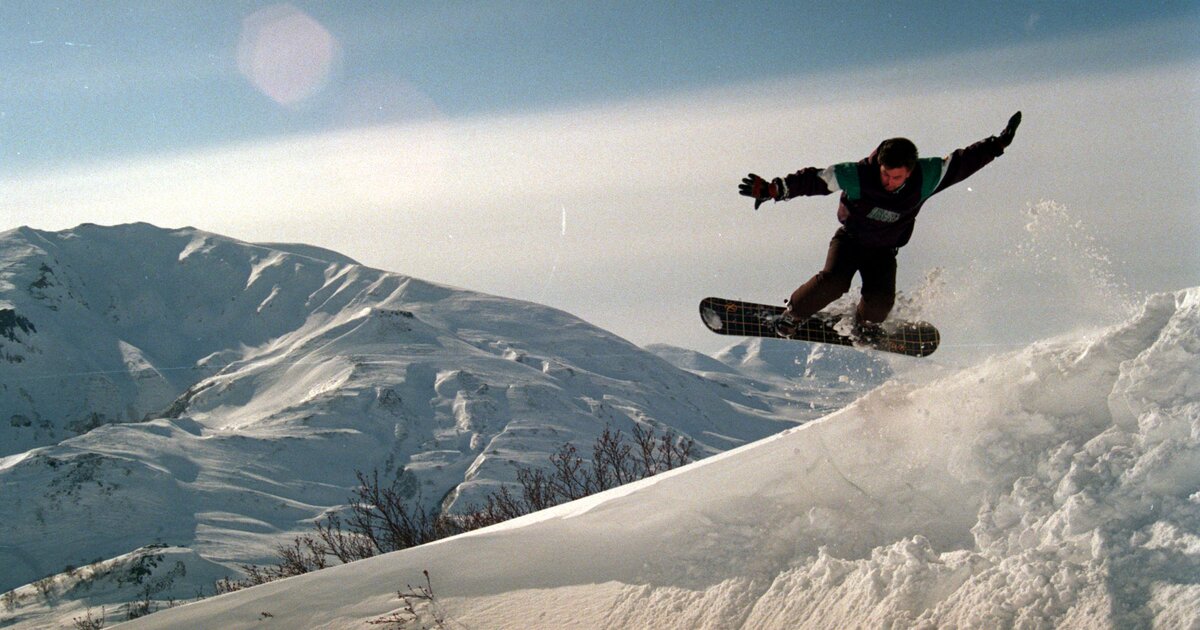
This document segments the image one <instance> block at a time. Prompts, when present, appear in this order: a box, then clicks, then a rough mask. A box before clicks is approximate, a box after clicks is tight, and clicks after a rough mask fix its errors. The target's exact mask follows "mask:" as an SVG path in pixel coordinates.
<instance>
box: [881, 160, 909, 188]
mask: <svg viewBox="0 0 1200 630" xmlns="http://www.w3.org/2000/svg"><path fill="white" fill-rule="evenodd" d="M909 175H912V171H910V170H909V169H908V168H907V167H904V166H897V167H896V168H888V167H886V166H884V165H882V164H880V165H879V181H880V183H882V184H883V189H884V190H886V191H888V192H896V191H897V190H900V187H901V186H903V185H904V182H906V181H908V176H909Z"/></svg>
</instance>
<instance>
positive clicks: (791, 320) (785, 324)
mask: <svg viewBox="0 0 1200 630" xmlns="http://www.w3.org/2000/svg"><path fill="white" fill-rule="evenodd" d="M799 327H800V320H798V319H796V318H795V317H792V314H791V312H790V311H784V312H783V314H782V315H780V316H779V319H777V320H775V334H777V335H779V336H780V337H783V338H785V339H791V338H793V337H795V336H796V329H798V328H799Z"/></svg>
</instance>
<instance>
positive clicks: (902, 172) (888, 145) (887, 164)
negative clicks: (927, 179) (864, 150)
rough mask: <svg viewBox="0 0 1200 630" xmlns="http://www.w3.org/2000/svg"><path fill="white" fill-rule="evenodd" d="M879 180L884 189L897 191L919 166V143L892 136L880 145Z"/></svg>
mask: <svg viewBox="0 0 1200 630" xmlns="http://www.w3.org/2000/svg"><path fill="white" fill-rule="evenodd" d="M878 157H879V181H880V183H881V184H883V189H884V190H886V191H888V192H896V191H897V190H900V187H901V186H903V185H904V182H906V181H908V177H909V176H910V175H912V172H913V171H914V170H915V169H916V168H917V145H915V144H913V143H912V140H909V139H908V138H892V139H890V140H884V141H883V144H881V145H879V150H878Z"/></svg>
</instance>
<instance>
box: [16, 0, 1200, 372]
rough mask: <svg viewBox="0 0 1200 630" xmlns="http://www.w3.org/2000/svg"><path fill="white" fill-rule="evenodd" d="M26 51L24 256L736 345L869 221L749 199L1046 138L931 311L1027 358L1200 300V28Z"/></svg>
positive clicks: (788, 15) (400, 40) (978, 222)
mask: <svg viewBox="0 0 1200 630" xmlns="http://www.w3.org/2000/svg"><path fill="white" fill-rule="evenodd" d="M659 5H662V6H659ZM668 5H669V6H668ZM960 5H961V6H960ZM0 34H2V36H0V47H2V50H0V230H6V229H10V228H15V227H18V226H22V225H28V226H32V227H35V228H39V229H47V230H61V229H67V228H70V227H73V226H75V225H78V224H80V223H100V224H118V223H127V222H133V221H146V222H150V223H154V224H156V225H160V226H163V227H183V226H194V227H197V228H200V229H203V230H208V231H211V232H216V233H219V234H224V235H227V236H231V237H234V238H238V239H242V240H246V241H251V242H284V241H287V242H304V243H309V244H312V245H318V246H321V247H325V248H328V249H333V250H336V251H339V252H341V253H344V254H346V255H348V256H351V257H353V258H355V259H357V260H359V261H361V262H363V263H364V264H368V265H370V266H373V267H378V268H382V269H386V270H389V271H396V272H399V273H405V274H410V275H414V276H418V277H421V278H424V279H427V280H432V281H437V282H444V283H447V284H451V285H455V286H459V287H463V288H469V289H475V290H481V291H485V292H489V293H495V294H499V295H504V296H507V297H514V298H520V299H527V300H534V301H538V302H542V303H545V304H549V305H551V306H555V307H558V308H562V309H563V310H567V311H570V312H572V313H574V314H576V315H579V316H580V317H583V318H584V319H587V320H588V321H591V322H592V323H595V324H597V325H600V326H602V327H605V328H607V329H609V330H612V331H613V332H615V333H617V334H620V335H622V336H625V337H626V338H628V339H630V340H631V341H634V342H635V343H638V344H643V345H644V344H649V343H656V342H666V343H672V344H676V345H681V346H684V347H690V348H694V349H699V350H703V351H713V350H715V349H718V348H719V347H721V346H723V345H725V344H727V343H728V342H729V341H730V340H728V339H724V338H719V337H716V336H713V335H711V334H710V333H708V332H707V331H706V330H704V329H703V327H702V326H701V325H700V321H699V318H698V316H697V315H696V312H695V311H696V305H697V303H698V302H699V300H700V299H701V298H703V297H705V296H706V295H724V296H728V297H737V298H742V299H749V300H755V301H769V302H775V303H778V302H780V301H782V299H783V298H784V297H786V296H787V295H788V294H789V293H790V292H791V290H792V289H793V288H795V286H796V285H798V284H799V283H801V282H803V281H804V280H806V279H807V278H808V277H809V276H810V275H811V274H812V273H813V272H815V271H816V270H817V269H818V268H819V267H820V265H821V264H822V263H823V261H824V256H825V247H826V245H827V243H828V239H829V237H830V236H831V235H832V233H833V232H834V230H835V229H836V227H837V224H836V220H835V219H834V217H833V214H834V208H835V206H836V200H835V199H833V198H814V199H797V200H793V201H790V202H788V203H786V204H767V205H766V206H764V207H763V209H761V210H759V211H758V212H755V211H753V210H752V209H751V206H750V204H749V202H747V201H746V200H744V199H742V198H740V197H738V196H737V194H736V185H737V182H738V181H739V180H740V179H741V177H742V176H743V175H745V173H746V172H748V171H754V172H759V173H761V174H763V175H766V176H768V177H769V176H776V175H783V174H786V173H787V172H791V171H794V170H797V169H799V168H801V167H804V166H826V165H828V164H832V163H836V162H842V161H853V160H857V159H859V158H861V157H862V156H864V155H866V154H867V153H869V152H870V150H871V149H873V148H874V147H875V145H877V144H878V142H879V141H880V140H882V139H884V138H886V137H891V136H896V135H905V136H908V137H910V138H912V139H913V140H914V141H915V142H916V143H917V144H918V146H919V147H921V148H922V154H923V155H944V154H947V153H949V152H950V151H952V150H953V149H956V148H959V147H961V146H965V145H967V144H969V143H970V142H974V141H976V140H978V139H981V138H983V137H986V136H988V135H992V134H995V133H997V132H999V131H1000V129H1002V128H1003V126H1004V123H1005V121H1007V119H1008V117H1009V116H1010V115H1011V114H1012V112H1014V111H1016V110H1022V111H1024V113H1025V122H1024V123H1023V125H1022V127H1021V129H1020V131H1019V132H1018V137H1017V141H1016V143H1014V145H1013V147H1012V148H1010V150H1009V153H1008V154H1007V155H1005V156H1003V157H1002V158H1000V159H999V160H997V161H996V162H995V163H994V164H992V165H990V166H988V167H987V168H986V169H985V170H984V171H981V172H980V173H979V174H977V175H976V176H975V177H973V178H971V179H970V180H968V181H967V182H964V183H963V184H960V185H959V186H957V187H955V188H952V189H950V190H948V191H946V192H945V193H942V194H941V195H939V196H938V197H935V198H934V199H933V200H932V201H930V202H929V204H927V206H926V209H925V210H924V211H923V213H922V217H921V219H920V220H919V222H918V226H917V235H916V236H915V237H914V239H913V242H912V243H911V244H910V245H909V246H908V247H906V248H905V250H904V251H903V252H902V254H901V259H900V265H901V272H900V281H899V284H900V287H901V290H902V291H904V292H906V293H907V294H909V295H910V296H915V297H916V298H917V299H918V301H919V302H920V303H921V305H922V306H923V308H922V309H920V310H919V314H920V315H922V316H924V317H927V318H930V319H932V320H934V321H935V322H936V323H938V324H939V325H942V327H943V330H944V332H952V333H954V335H952V336H953V337H954V340H957V344H958V345H959V346H960V347H962V348H968V347H971V346H972V345H977V346H982V347H987V346H991V345H1001V346H1002V345H1004V344H1018V343H1023V342H1026V341H1029V340H1031V339H1035V338H1037V337H1038V336H1039V335H1043V334H1051V333H1058V332H1064V331H1065V329H1067V328H1069V327H1071V326H1074V325H1076V324H1078V323H1080V322H1084V321H1090V320H1093V319H1104V318H1111V319H1115V318H1118V317H1120V316H1121V315H1123V314H1115V313H1114V311H1115V310H1119V309H1118V307H1119V306H1121V305H1124V304H1127V303H1134V302H1137V301H1138V300H1137V299H1136V296H1137V295H1140V294H1143V293H1146V292H1154V291H1164V290H1173V289H1178V288H1183V287H1184V286H1192V285H1195V284H1197V283H1198V282H1197V281H1198V280H1200V254H1197V251H1196V248H1195V247H1194V243H1195V242H1197V241H1198V240H1200V222H1198V221H1197V219H1196V218H1195V212H1196V210H1197V209H1198V206H1200V203H1198V202H1200V184H1197V182H1196V181H1194V180H1192V179H1189V177H1188V176H1189V175H1190V174H1192V173H1194V172H1195V166H1194V165H1195V164H1196V163H1198V162H1200V114H1197V112H1200V78H1198V77H1200V37H1197V35H1198V34H1200V4H1197V3H1195V2H1157V3H1150V4H1149V5H1146V6H1137V5H1136V4H1135V3H1128V2H1004V3H1000V2H995V3H992V2H986V3H955V4H948V3H942V2H913V3H904V4H903V5H901V4H898V3H876V2H852V3H845V2H828V3H811V4H797V3H770V2H738V3H719V2H695V3H638V2H544V3H532V2H474V3H469V2H442V3H417V2H377V3H375V2H356V3H325V2H292V3H286V4H281V3H274V2H251V1H244V2H226V3H204V4H201V5H197V4H195V3H186V2H111V3H104V4H102V5H101V4H92V3H59V2H5V3H3V4H0ZM947 345H948V346H952V345H954V344H953V343H951V342H950V341H948V342H947Z"/></svg>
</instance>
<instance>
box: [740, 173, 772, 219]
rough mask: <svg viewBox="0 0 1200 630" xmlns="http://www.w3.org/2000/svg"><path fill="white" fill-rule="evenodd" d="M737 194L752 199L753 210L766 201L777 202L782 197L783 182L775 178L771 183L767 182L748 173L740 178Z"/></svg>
mask: <svg viewBox="0 0 1200 630" xmlns="http://www.w3.org/2000/svg"><path fill="white" fill-rule="evenodd" d="M738 192H739V193H741V194H743V195H745V196H747V197H753V198H754V209H755V210H758V207H759V206H761V205H763V202H765V201H766V200H768V199H773V200H775V201H779V200H780V199H781V198H782V197H783V180H782V179H779V178H778V177H776V178H775V179H773V180H771V181H769V182H768V181H767V180H765V179H763V178H761V177H759V176H758V175H755V174H754V173H750V174H749V175H747V176H746V177H744V178H742V183H741V184H739V185H738Z"/></svg>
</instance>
